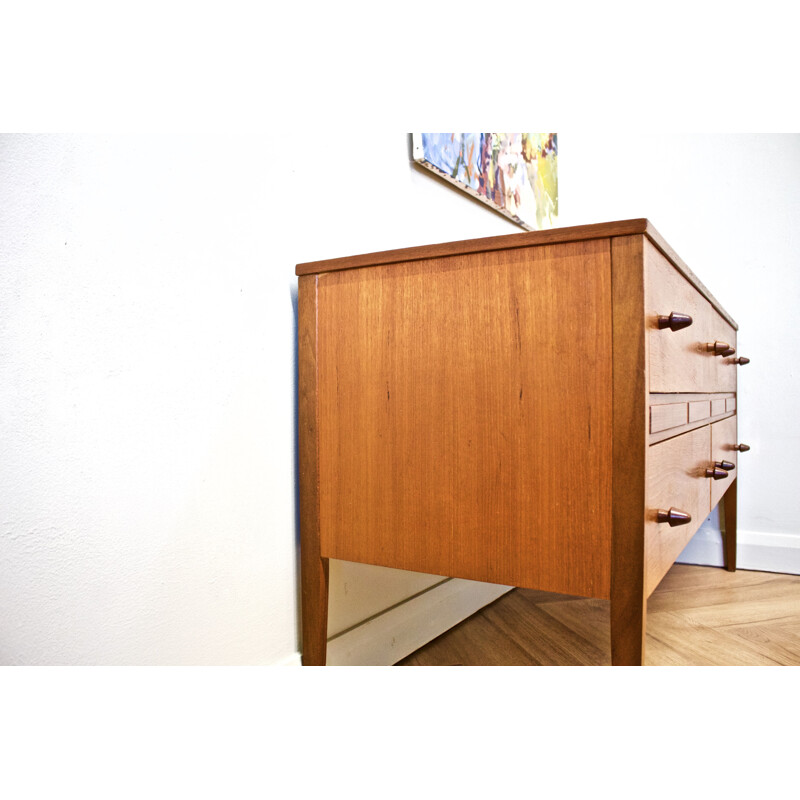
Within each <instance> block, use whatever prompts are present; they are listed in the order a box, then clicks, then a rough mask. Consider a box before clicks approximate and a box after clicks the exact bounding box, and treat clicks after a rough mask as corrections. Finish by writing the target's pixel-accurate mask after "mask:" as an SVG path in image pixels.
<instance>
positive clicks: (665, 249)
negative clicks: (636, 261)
mask: <svg viewBox="0 0 800 800" xmlns="http://www.w3.org/2000/svg"><path fill="white" fill-rule="evenodd" d="M632 234H644V235H645V236H646V237H647V238H648V240H649V241H650V243H651V244H652V245H653V246H654V247H655V248H656V249H657V250H658V251H659V252H660V253H661V254H662V255H663V256H664V257H665V258H667V259H668V260H669V261H670V262H671V263H672V264H673V265H674V266H675V269H677V270H678V272H680V273H681V274H682V275H684V276H685V277H686V279H687V280H688V281H689V282H690V283H691V284H692V285H693V286H695V288H696V289H697V291H698V292H700V294H701V295H703V297H705V298H706V299H707V300H708V301H709V302H710V303H711V305H712V306H714V308H716V309H717V310H718V311H719V313H720V314H721V315H722V316H723V317H724V318H725V319H726V320H727V322H728V323H729V324H730V325H732V326H733V327H734V328H736V327H737V325H736V322H735V321H734V320H733V318H732V317H731V316H730V315H729V314H728V312H727V311H725V309H724V308H722V306H721V305H720V304H719V302H718V301H717V300H716V299H715V298H714V296H713V295H712V294H711V292H709V291H708V289H707V288H706V287H705V286H704V285H703V283H702V282H701V281H700V279H699V278H698V277H697V276H696V275H695V274H694V273H693V272H692V270H691V269H689V267H688V266H687V265H686V264H685V263H684V262H683V261H682V260H681V258H680V257H679V256H678V254H677V253H676V252H675V251H674V250H673V249H672V247H671V246H670V245H669V244H668V243H667V242H666V240H665V239H664V237H663V236H661V234H660V233H659V232H658V231H657V230H656V229H655V227H654V226H653V224H652V223H651V222H650V221H649V220H647V219H628V220H618V221H615V222H601V223H595V224H591V225H573V226H569V227H565V228H550V229H548V230H542V231H531V232H528V233H512V234H508V235H506V236H488V237H484V238H480V239H467V240H463V241H458V242H442V243H441V244H431V245H422V246H419V247H405V248H401V249H396V250H383V251H381V252H378V253H365V254H361V255H356V256H346V257H343V258H329V259H324V260H321V261H308V262H304V263H301V264H297V266H296V267H295V274H297V275H311V274H319V273H321V272H331V271H335V270H343V269H357V268H360V267H373V266H378V265H385V264H397V263H408V262H410V261H419V260H424V259H431V258H443V257H446V256H451V255H469V254H473V253H485V252H490V251H492V250H511V249H514V248H518V247H533V246H538V245H542V244H558V243H561V242H578V241H585V240H588V239H605V238H610V237H614V236H630V235H632Z"/></svg>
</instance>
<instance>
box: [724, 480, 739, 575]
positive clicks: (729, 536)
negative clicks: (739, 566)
mask: <svg viewBox="0 0 800 800" xmlns="http://www.w3.org/2000/svg"><path fill="white" fill-rule="evenodd" d="M738 485H739V481H738V480H734V482H733V483H732V484H731V485H730V486H729V487H728V490H727V491H726V492H725V494H724V495H723V497H722V511H723V513H724V514H725V569H726V570H728V572H736V487H737V486H738Z"/></svg>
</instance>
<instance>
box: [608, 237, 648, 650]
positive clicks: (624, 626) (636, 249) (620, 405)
mask: <svg viewBox="0 0 800 800" xmlns="http://www.w3.org/2000/svg"><path fill="white" fill-rule="evenodd" d="M643 247H644V239H643V237H641V236H628V237H618V238H615V239H612V242H611V256H612V280H611V292H612V305H613V309H614V311H613V359H612V360H613V387H614V388H613V395H614V408H613V434H612V435H613V443H612V469H613V504H612V523H613V531H614V535H613V543H612V555H611V652H612V660H613V663H614V664H619V665H637V664H642V663H643V660H644V657H645V652H644V647H645V641H644V636H645V615H646V605H645V594H644V531H643V527H642V520H643V519H644V514H645V492H646V480H645V475H646V473H645V466H646V452H647V424H648V418H647V405H648V395H647V339H646V337H645V336H644V334H643V319H644V303H645V284H644V269H643Z"/></svg>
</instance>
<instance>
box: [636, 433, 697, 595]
mask: <svg viewBox="0 0 800 800" xmlns="http://www.w3.org/2000/svg"><path fill="white" fill-rule="evenodd" d="M710 454H711V435H710V428H709V426H708V425H705V426H704V427H702V428H697V429H695V430H693V431H690V432H689V433H684V434H683V435H681V436H676V437H675V438H673V439H668V440H667V441H665V442H660V443H659V444H654V445H652V446H651V447H650V448H649V449H648V453H647V515H646V519H645V565H646V566H645V568H646V573H645V574H646V578H645V592H646V595H647V596H649V595H650V594H651V593H652V592H653V590H654V589H655V588H656V586H658V582H659V581H660V580H661V579H662V578H663V577H664V575H665V574H666V572H667V570H668V569H669V568H670V567H671V566H672V564H673V563H674V562H675V559H676V558H677V557H678V556H679V555H680V553H681V551H682V550H683V548H684V547H685V546H686V545H687V543H688V542H689V539H691V538H692V536H693V535H694V534H695V532H696V531H697V529H698V528H699V527H700V525H701V524H702V523H703V520H704V519H705V518H706V516H708V512H709V511H710V510H711V507H710V505H709V502H710V501H709V498H710V489H709V483H710V482H711V481H710V480H709V479H708V478H706V477H705V470H706V468H707V467H709V465H710V463H711V461H710ZM672 506H674V507H676V508H678V509H679V510H681V511H685V512H686V513H688V514H691V516H692V521H691V522H690V523H689V524H688V525H680V526H678V527H674V528H673V527H670V526H669V525H668V524H666V523H663V522H662V523H659V522H658V521H657V520H656V512H657V511H658V510H659V509H664V510H665V511H666V510H669V508H670V507H672Z"/></svg>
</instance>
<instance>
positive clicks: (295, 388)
mask: <svg viewBox="0 0 800 800" xmlns="http://www.w3.org/2000/svg"><path fill="white" fill-rule="evenodd" d="M289 299H290V300H291V303H292V424H293V425H294V431H293V434H294V463H293V470H294V547H295V553H296V556H295V573H296V575H295V587H296V589H295V591H296V592H297V602H296V604H295V608H296V609H297V624H296V626H295V629H296V631H297V650H298V652H302V642H303V635H302V634H303V632H302V624H303V617H302V599H303V597H302V590H301V582H300V444H299V442H300V437H299V431H300V418H299V411H298V401H299V375H298V372H297V363H298V346H297V325H298V316H297V314H298V312H297V280H295V282H294V285H292V286H290V287H289Z"/></svg>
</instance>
